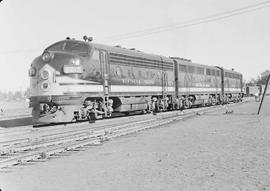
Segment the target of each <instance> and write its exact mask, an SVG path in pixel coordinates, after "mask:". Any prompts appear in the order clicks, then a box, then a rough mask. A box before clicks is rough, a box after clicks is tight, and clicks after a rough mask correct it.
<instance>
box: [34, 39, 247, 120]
mask: <svg viewBox="0 0 270 191" xmlns="http://www.w3.org/2000/svg"><path fill="white" fill-rule="evenodd" d="M29 76H30V92H31V97H30V107H32V116H33V124H34V125H39V124H48V123H65V122H72V121H78V120H85V119H87V120H95V119H98V118H104V117H105V118H106V117H110V116H111V114H112V113H114V112H120V113H125V114H129V113H131V112H137V111H141V112H157V111H166V110H175V109H184V108H190V107H192V106H199V105H215V104H220V103H224V102H229V101H240V100H241V98H242V94H243V92H242V86H243V85H242V74H241V73H239V72H236V71H234V70H227V69H224V68H223V67H218V66H207V65H202V64H197V63H193V62H192V61H191V60H187V59H183V58H179V57H165V56H160V55H154V54H148V53H144V52H141V51H138V50H136V49H126V48H122V47H120V46H107V45H102V44H97V43H93V42H92V41H91V39H90V38H88V37H84V40H75V39H70V38H67V39H65V40H63V41H59V42H56V43H54V44H52V45H51V46H49V47H48V48H46V49H45V50H44V52H43V53H42V55H41V56H38V57H37V58H35V59H34V61H33V62H32V64H31V68H30V69H29Z"/></svg>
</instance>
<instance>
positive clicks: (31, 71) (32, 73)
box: [28, 67, 37, 77]
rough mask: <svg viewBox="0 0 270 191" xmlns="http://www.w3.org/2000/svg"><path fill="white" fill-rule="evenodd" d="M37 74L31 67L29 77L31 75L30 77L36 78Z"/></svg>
mask: <svg viewBox="0 0 270 191" xmlns="http://www.w3.org/2000/svg"><path fill="white" fill-rule="evenodd" d="M36 72H37V70H36V68H33V67H31V68H30V69H29V70H28V75H29V77H33V76H35V75H36Z"/></svg>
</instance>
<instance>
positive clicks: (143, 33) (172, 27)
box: [0, 0, 270, 54]
mask: <svg viewBox="0 0 270 191" xmlns="http://www.w3.org/2000/svg"><path fill="white" fill-rule="evenodd" d="M267 7H270V0H267V1H263V2H260V3H256V4H252V5H247V6H245V7H241V8H237V9H233V10H230V11H224V12H221V13H216V14H212V15H209V16H205V17H200V18H196V19H190V20H187V21H183V22H180V23H175V24H170V25H164V26H160V27H154V28H148V29H144V30H138V31H135V32H129V33H125V34H120V35H112V36H108V37H104V38H101V39H100V40H101V41H115V40H126V39H130V38H138V37H144V36H149V35H153V34H157V33H162V32H167V31H170V30H177V29H181V28H187V27H192V26H196V25H201V24H205V23H210V22H215V21H218V20H222V19H226V18H230V17H234V16H237V15H242V14H245V13H248V12H253V11H257V10H260V9H264V8H267ZM39 50H40V49H29V50H23V49H18V50H8V51H0V54H18V53H23V52H35V51H39Z"/></svg>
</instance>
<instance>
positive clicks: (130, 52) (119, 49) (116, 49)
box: [91, 43, 173, 63]
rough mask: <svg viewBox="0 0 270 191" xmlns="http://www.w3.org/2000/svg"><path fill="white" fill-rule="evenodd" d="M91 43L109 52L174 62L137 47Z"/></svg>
mask: <svg viewBox="0 0 270 191" xmlns="http://www.w3.org/2000/svg"><path fill="white" fill-rule="evenodd" d="M91 44H92V45H93V47H96V48H98V49H104V50H107V51H108V52H109V53H116V54H124V55H128V56H134V57H140V58H146V59H151V60H161V59H162V61H165V62H170V63H173V61H172V60H171V59H170V58H168V57H165V56H161V55H156V54H150V53H145V52H142V51H138V50H135V49H127V48H122V47H119V46H108V45H103V44H97V43H91Z"/></svg>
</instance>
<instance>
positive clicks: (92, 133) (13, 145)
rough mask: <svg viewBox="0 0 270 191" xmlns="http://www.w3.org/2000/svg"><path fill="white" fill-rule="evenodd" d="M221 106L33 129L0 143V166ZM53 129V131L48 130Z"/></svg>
mask: <svg viewBox="0 0 270 191" xmlns="http://www.w3.org/2000/svg"><path fill="white" fill-rule="evenodd" d="M221 108H222V107H221V106H213V107H206V108H195V109H191V110H185V111H184V112H180V111H173V112H168V113H166V112H165V113H159V114H158V115H156V116H152V115H145V116H142V117H133V118H132V117H131V118H129V119H127V120H126V119H125V120H121V122H119V121H118V122H117V121H116V120H115V121H109V120H106V122H105V123H100V124H95V125H92V124H91V125H86V123H84V124H79V125H78V124H76V125H74V126H71V127H69V128H65V127H62V126H61V127H58V129H56V130H53V129H51V128H49V130H48V129H45V128H44V129H40V132H38V131H36V133H37V134H35V135H36V137H35V136H33V137H32V138H29V134H28V135H27V133H26V136H25V138H21V139H11V140H7V141H6V142H5V141H3V142H0V146H2V147H0V149H1V150H0V154H1V155H0V169H1V168H5V167H9V166H12V165H17V164H21V163H26V162H31V161H36V160H43V159H46V158H48V157H50V156H53V155H57V154H59V153H63V152H67V151H74V150H76V149H79V148H82V147H85V146H89V145H90V146H91V145H100V144H102V142H104V141H107V140H110V139H112V138H115V137H120V136H124V135H127V134H131V133H136V132H139V131H143V130H146V129H150V128H154V127H159V126H162V125H165V124H168V123H171V122H174V121H178V120H181V119H184V118H189V117H192V116H196V115H197V114H204V113H206V112H213V111H216V110H219V109H221ZM50 130H53V131H50Z"/></svg>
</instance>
